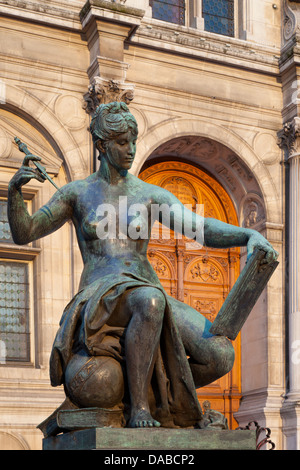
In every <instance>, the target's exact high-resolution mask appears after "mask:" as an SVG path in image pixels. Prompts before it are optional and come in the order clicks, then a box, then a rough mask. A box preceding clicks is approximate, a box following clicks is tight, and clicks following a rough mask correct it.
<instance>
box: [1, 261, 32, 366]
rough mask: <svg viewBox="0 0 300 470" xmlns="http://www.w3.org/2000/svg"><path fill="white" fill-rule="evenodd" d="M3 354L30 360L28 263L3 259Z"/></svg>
mask: <svg viewBox="0 0 300 470" xmlns="http://www.w3.org/2000/svg"><path fill="white" fill-rule="evenodd" d="M0 350H1V351H0V356H2V357H1V358H0V359H1V363H5V362H6V361H29V359H30V356H29V280H28V264H27V263H14V262H8V261H0Z"/></svg>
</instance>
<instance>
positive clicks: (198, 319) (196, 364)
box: [168, 297, 235, 388]
mask: <svg viewBox="0 0 300 470" xmlns="http://www.w3.org/2000/svg"><path fill="white" fill-rule="evenodd" d="M168 299H169V302H170V305H171V307H172V312H173V315H174V319H175V322H176V325H177V327H178V330H179V334H180V336H181V339H182V342H183V345H184V347H185V350H186V352H187V355H188V356H190V359H189V363H190V366H191V371H192V374H193V377H194V382H195V386H196V388H198V387H204V386H205V385H208V384H210V383H212V382H214V381H215V380H217V379H218V378H220V377H222V376H223V375H225V374H227V373H228V372H229V371H230V370H231V369H232V367H233V363H234V357H235V353H234V348H233V346H232V344H231V342H230V341H229V340H228V339H227V338H225V337H224V336H213V335H212V334H211V333H209V329H210V326H211V325H212V323H211V322H210V321H209V320H207V318H205V317H204V316H203V315H201V314H200V313H199V312H197V310H194V309H193V308H192V307H190V306H189V305H187V304H184V303H182V302H179V301H178V300H176V299H174V298H173V297H168Z"/></svg>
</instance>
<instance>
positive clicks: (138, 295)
mask: <svg viewBox="0 0 300 470" xmlns="http://www.w3.org/2000/svg"><path fill="white" fill-rule="evenodd" d="M130 305H131V308H132V311H133V312H136V313H138V314H139V315H141V316H143V318H144V319H145V320H147V319H148V320H157V321H159V320H160V318H162V317H163V314H164V311H165V306H166V299H165V296H164V294H163V293H162V292H161V291H160V290H159V289H155V288H153V287H142V288H139V289H136V290H135V291H134V294H133V295H132V297H131V298H130Z"/></svg>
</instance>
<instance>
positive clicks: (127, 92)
mask: <svg viewBox="0 0 300 470" xmlns="http://www.w3.org/2000/svg"><path fill="white" fill-rule="evenodd" d="M133 98H134V85H133V84H132V83H125V82H121V81H119V80H108V79H104V78H101V77H95V78H94V80H93V83H91V85H90V86H89V88H88V92H87V93H86V94H85V95H84V104H83V107H84V109H85V110H86V112H87V113H88V114H93V113H94V112H95V110H96V108H97V106H99V105H100V104H103V103H110V102H111V101H123V102H124V103H126V104H127V105H128V104H130V103H131V101H132V100H133Z"/></svg>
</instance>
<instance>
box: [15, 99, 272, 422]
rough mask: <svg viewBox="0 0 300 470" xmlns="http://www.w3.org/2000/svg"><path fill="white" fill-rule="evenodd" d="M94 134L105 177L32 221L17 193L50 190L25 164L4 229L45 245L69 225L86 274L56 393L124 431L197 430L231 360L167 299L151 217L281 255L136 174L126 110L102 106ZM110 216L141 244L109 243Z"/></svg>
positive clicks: (66, 335)
mask: <svg viewBox="0 0 300 470" xmlns="http://www.w3.org/2000/svg"><path fill="white" fill-rule="evenodd" d="M91 133H92V137H93V141H94V143H95V144H96V147H97V149H98V150H99V152H100V159H101V166H100V169H99V170H98V171H97V172H95V173H93V174H92V175H90V176H88V177H87V178H86V179H84V180H80V181H74V182H71V183H69V184H67V185H65V186H64V187H63V188H61V189H60V191H57V192H56V193H55V194H54V196H53V197H52V198H51V199H50V201H49V202H48V203H47V204H46V205H45V206H43V207H42V208H40V209H39V210H38V211H37V212H36V213H35V214H33V215H32V216H30V215H29V214H28V212H27V209H26V207H25V204H24V201H23V197H22V191H21V190H22V186H23V185H25V184H26V183H27V182H28V181H30V180H31V179H32V178H36V179H37V180H38V181H41V182H44V181H45V177H44V176H43V175H40V173H39V171H38V170H37V169H33V168H31V167H30V165H29V164H30V162H31V161H38V160H39V158H38V157H36V156H32V155H26V157H25V158H24V161H23V165H22V166H21V168H20V169H19V170H18V171H17V173H16V174H15V175H14V177H13V178H12V180H11V181H10V184H9V203H8V217H9V223H10V227H11V232H12V236H13V239H14V241H15V243H17V244H21V245H22V244H26V243H29V242H32V241H33V240H36V239H38V238H40V237H44V236H46V235H48V234H50V233H52V232H54V231H55V230H57V229H59V228H60V227H61V226H62V225H63V224H64V223H65V222H66V221H67V220H70V219H71V220H72V221H73V223H74V225H75V228H76V233H77V239H78V244H79V247H80V251H81V254H82V258H83V262H84V269H83V272H82V276H81V281H80V286H79V291H78V293H77V294H76V295H75V297H74V298H73V299H72V300H71V302H70V303H69V304H68V305H67V307H66V308H65V310H64V313H63V316H62V319H61V322H60V327H59V330H58V333H57V335H56V338H55V341H54V345H53V349H52V354H51V358H50V376H51V383H52V385H53V386H57V385H61V384H64V387H65V392H66V395H67V397H68V399H69V400H70V402H71V403H72V404H73V406H74V407H75V408H76V407H77V408H80V409H82V408H91V407H97V408H102V409H105V410H111V411H112V412H113V411H121V413H122V416H123V419H122V422H121V423H119V425H120V426H127V427H152V426H160V425H161V426H165V427H174V426H175V427H188V426H196V425H197V424H198V423H199V422H201V420H202V419H203V414H202V411H201V407H200V405H199V403H198V400H197V395H196V393H195V388H198V387H203V386H205V385H207V384H209V383H211V382H213V381H215V380H216V379H218V378H219V377H222V376H223V375H224V374H226V373H228V372H229V371H230V370H231V368H232V366H233V362H234V350H233V347H232V345H231V342H230V341H229V340H228V339H227V338H226V337H225V336H220V335H213V334H212V333H210V331H209V330H210V327H211V323H210V322H209V321H208V320H207V319H206V318H205V317H204V316H202V315H201V314H199V312H198V311H195V310H194V309H193V308H191V307H190V306H188V305H186V304H184V303H181V302H179V301H177V300H176V299H174V298H172V297H170V296H168V295H167V294H166V292H165V291H164V290H163V288H162V286H161V284H160V282H159V280H158V277H157V275H156V273H155V271H154V270H153V268H152V266H151V265H150V263H149V261H148V259H147V246H148V242H149V238H150V233H151V224H152V223H153V222H154V221H153V220H152V221H151V223H149V218H150V211H151V206H152V205H155V204H156V205H159V206H161V205H163V204H166V205H167V206H168V207H171V206H172V205H173V204H175V205H176V207H179V208H180V211H179V212H180V213H179V214H178V211H177V212H176V211H175V212H174V214H172V216H171V217H170V219H169V224H170V228H171V229H173V228H176V227H178V226H180V224H181V225H183V224H190V226H191V227H192V228H193V229H194V230H196V227H199V226H200V225H201V224H202V226H203V228H204V244H205V245H207V246H211V247H216V248H229V247H233V246H247V250H248V257H250V256H251V254H252V253H253V251H254V250H255V249H256V248H259V249H261V250H263V251H264V252H265V253H266V255H265V258H264V260H263V263H270V262H271V261H273V260H275V259H276V258H277V256H278V254H277V253H276V251H274V249H273V248H272V246H271V245H270V244H269V242H268V241H267V240H266V239H265V238H264V237H263V236H261V235H260V234H259V233H258V232H256V231H254V230H251V229H248V228H240V227H236V226H232V225H228V224H226V223H223V222H220V221H218V220H215V219H209V218H206V219H203V218H201V217H200V216H198V215H197V214H196V213H194V212H191V211H189V210H188V209H186V208H185V207H184V206H183V205H182V204H181V203H180V202H179V201H178V200H177V198H176V197H175V196H174V195H173V194H171V193H170V192H168V191H166V190H165V189H162V188H160V187H157V186H153V185H149V184H147V183H145V182H143V181H141V180H140V179H139V178H137V177H136V176H133V175H132V174H130V173H129V172H128V170H129V169H130V168H131V166H132V163H133V160H134V157H135V152H136V140H137V135H138V129H137V123H136V121H135V118H134V117H133V115H132V114H131V113H130V111H129V109H128V107H127V106H126V104H125V103H119V102H113V103H109V104H105V105H100V106H99V107H98V108H97V110H96V112H95V115H94V117H93V119H92V122H91ZM124 197H126V202H127V207H134V204H135V203H137V202H138V203H139V204H140V205H142V206H143V207H145V208H146V213H147V214H148V220H146V218H147V217H146V218H145V213H143V214H142V212H141V211H137V212H136V213H135V214H134V213H132V212H131V213H129V212H126V211H125V212H123V211H120V209H119V207H120V198H121V199H122V198H124ZM105 204H106V205H109V206H110V207H113V209H114V215H115V217H116V220H115V221H114V222H113V224H112V226H113V227H114V226H116V225H117V226H118V225H120V224H121V225H122V227H123V228H124V227H125V229H126V228H127V229H129V227H130V226H131V227H132V223H134V227H135V230H136V231H135V233H140V234H143V236H141V237H136V236H133V235H132V234H133V232H131V234H130V233H129V230H128V233H124V230H123V231H122V232H120V233H119V234H117V236H115V237H112V236H109V235H110V234H109V233H108V232H109V229H108V228H107V227H108V225H109V217H108V216H107V213H105V211H102V212H101V211H99V207H101V208H102V209H105V207H108V206H105ZM102 222H103V224H102ZM104 222H105V223H104ZM99 224H100V225H99ZM101 224H102V225H101ZM105 227H106V229H107V231H106V232H105V230H104V228H105ZM99 228H101V230H102V232H101V233H102V236H99ZM101 230H100V231H101ZM125 231H126V230H125ZM145 233H146V236H145ZM187 356H188V359H187Z"/></svg>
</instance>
